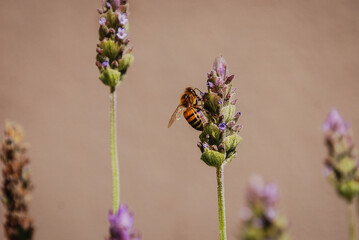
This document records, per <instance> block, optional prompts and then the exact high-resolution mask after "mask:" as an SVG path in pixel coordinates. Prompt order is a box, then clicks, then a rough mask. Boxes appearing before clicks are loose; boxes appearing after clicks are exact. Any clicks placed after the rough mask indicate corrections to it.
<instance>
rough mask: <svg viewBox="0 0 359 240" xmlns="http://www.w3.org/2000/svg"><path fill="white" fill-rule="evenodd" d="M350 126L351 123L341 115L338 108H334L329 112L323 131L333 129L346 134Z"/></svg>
mask: <svg viewBox="0 0 359 240" xmlns="http://www.w3.org/2000/svg"><path fill="white" fill-rule="evenodd" d="M349 126H350V125H349V123H348V122H345V121H344V119H343V118H342V116H340V114H339V112H338V110H337V109H335V108H333V109H332V110H331V111H330V112H329V114H328V118H327V120H326V121H325V122H324V124H323V131H324V132H327V131H332V132H338V133H339V134H345V133H346V132H347V130H348V128H349Z"/></svg>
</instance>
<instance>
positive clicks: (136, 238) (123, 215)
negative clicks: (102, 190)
mask: <svg viewBox="0 0 359 240" xmlns="http://www.w3.org/2000/svg"><path fill="white" fill-rule="evenodd" d="M108 220H109V222H110V235H111V236H110V238H108V240H141V236H140V234H139V233H138V232H137V231H132V227H133V220H134V216H133V213H132V212H130V211H129V209H128V207H127V206H126V205H121V206H120V207H119V209H118V212H117V214H113V212H112V211H110V213H109V216H108Z"/></svg>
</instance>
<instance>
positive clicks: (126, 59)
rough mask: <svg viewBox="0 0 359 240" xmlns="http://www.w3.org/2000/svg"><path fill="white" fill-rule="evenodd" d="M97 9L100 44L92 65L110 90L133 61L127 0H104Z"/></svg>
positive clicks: (120, 79)
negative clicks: (129, 37)
mask: <svg viewBox="0 0 359 240" xmlns="http://www.w3.org/2000/svg"><path fill="white" fill-rule="evenodd" d="M98 12H99V14H100V19H99V24H100V29H99V37H100V43H99V44H97V48H96V52H97V56H96V66H97V67H98V69H99V71H100V77H99V78H100V80H101V81H102V82H103V83H104V84H105V85H107V86H109V87H111V89H112V90H114V89H115V88H116V86H117V85H118V84H119V83H120V82H121V81H123V79H124V76H125V74H126V72H127V69H128V67H129V66H130V65H131V64H132V62H133V56H132V46H130V45H129V42H130V40H129V39H128V30H129V23H128V1H127V0H106V1H104V4H103V7H102V8H100V9H98Z"/></svg>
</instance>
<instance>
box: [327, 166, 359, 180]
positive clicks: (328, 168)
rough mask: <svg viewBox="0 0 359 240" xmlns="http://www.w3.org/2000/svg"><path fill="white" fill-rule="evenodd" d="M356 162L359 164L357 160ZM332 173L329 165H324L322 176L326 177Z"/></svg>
mask: <svg viewBox="0 0 359 240" xmlns="http://www.w3.org/2000/svg"><path fill="white" fill-rule="evenodd" d="M358 164H359V162H358ZM332 173H333V169H332V168H331V167H329V166H327V165H326V166H325V167H324V170H323V174H324V176H325V177H328V176H329V175H330V174H332Z"/></svg>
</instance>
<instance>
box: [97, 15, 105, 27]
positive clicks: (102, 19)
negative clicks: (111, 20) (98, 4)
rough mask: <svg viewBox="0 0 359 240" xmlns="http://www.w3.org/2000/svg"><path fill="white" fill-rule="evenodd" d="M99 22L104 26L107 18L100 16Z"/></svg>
mask: <svg viewBox="0 0 359 240" xmlns="http://www.w3.org/2000/svg"><path fill="white" fill-rule="evenodd" d="M98 22H99V23H100V25H101V26H104V25H106V18H104V17H100V20H98Z"/></svg>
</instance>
